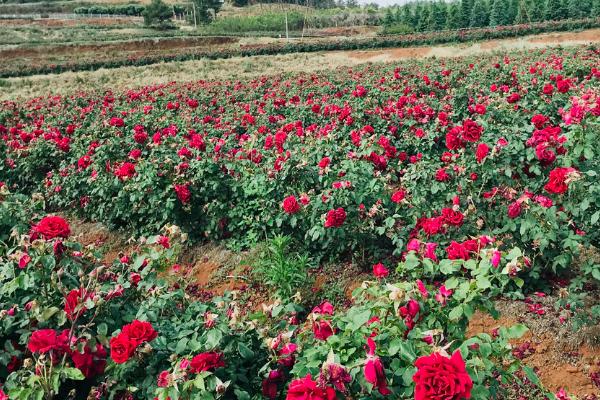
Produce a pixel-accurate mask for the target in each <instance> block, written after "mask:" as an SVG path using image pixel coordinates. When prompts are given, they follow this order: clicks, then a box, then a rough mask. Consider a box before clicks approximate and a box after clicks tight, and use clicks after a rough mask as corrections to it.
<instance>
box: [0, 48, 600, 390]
mask: <svg viewBox="0 0 600 400" xmlns="http://www.w3.org/2000/svg"><path fill="white" fill-rule="evenodd" d="M599 61H600V50H598V49H596V48H592V47H575V48H569V49H546V50H538V51H529V52H515V53H508V54H493V55H489V56H479V57H477V58H472V59H468V58H456V59H425V60H419V61H416V60H415V61H407V62H403V63H402V64H377V65H369V66H366V67H365V66H362V67H357V68H354V69H348V68H346V69H337V70H332V71H324V72H321V73H316V74H311V75H308V74H297V75H284V76H270V77H263V78H260V79H257V80H253V81H235V80H231V81H227V82H215V81H199V82H190V83H172V84H167V85H161V86H152V87H145V88H141V89H130V90H116V89H115V91H113V92H106V93H98V92H93V91H89V92H81V93H76V94H73V95H71V96H68V97H61V96H44V97H40V98H36V99H33V100H29V101H21V102H4V103H2V104H1V106H0V136H1V138H2V140H1V141H0V153H1V154H2V156H3V157H2V163H1V164H0V338H1V339H2V340H0V342H2V343H3V345H2V347H0V385H1V388H0V399H2V400H4V399H7V398H8V399H153V398H157V399H160V400H165V399H171V400H176V399H218V398H222V399H288V400H297V399H298V400H299V399H312V400H320V399H326V400H333V399H375V398H384V397H387V398H394V399H416V400H429V399H431V400H438V399H440V400H442V399H443V400H460V399H481V400H483V399H519V398H526V399H540V400H541V399H574V397H569V395H568V394H567V393H565V392H563V391H561V392H559V393H556V394H553V393H550V392H548V391H547V390H545V389H544V388H543V387H542V386H541V385H540V384H539V381H538V379H537V377H536V374H535V372H534V371H533V370H531V369H530V368H528V367H526V366H524V365H522V364H521V363H520V361H519V360H518V359H517V358H515V357H514V356H513V352H512V345H511V342H510V341H511V340H513V339H516V338H518V337H520V336H521V335H522V334H524V333H525V331H526V330H527V328H526V327H524V326H522V325H516V326H513V327H511V328H501V329H499V330H497V331H495V332H493V334H479V335H477V336H472V337H468V336H467V334H466V329H467V325H468V322H469V320H470V318H471V317H472V316H473V314H474V313H475V311H477V310H481V311H485V312H489V313H491V314H492V315H494V316H495V315H497V311H496V310H495V308H494V303H493V301H492V300H493V299H494V298H496V297H498V296H510V297H513V298H522V297H523V296H525V295H526V294H527V293H530V292H533V291H537V290H551V289H552V288H555V287H556V285H560V286H561V287H562V289H561V290H562V291H563V292H561V293H566V295H565V296H563V298H562V299H563V300H562V304H561V305H560V306H561V307H565V308H568V309H570V310H572V311H574V312H577V310H578V309H579V308H582V311H581V312H585V310H583V308H584V307H583V304H584V303H586V301H587V302H588V303H589V299H586V296H587V294H589V293H592V292H593V291H594V290H595V289H596V288H597V286H598V282H599V281H600V265H598V264H597V262H595V261H594V260H595V258H594V257H589V253H590V252H594V251H595V249H596V248H597V247H598V245H599V241H600V230H599V229H598V228H599V226H600V224H599V220H600V183H599V182H598V173H600V158H599V157H598V152H600V148H599V146H598V140H599V139H600V118H599V117H600V66H599ZM65 215H67V217H65ZM69 216H72V218H75V217H77V218H80V219H87V220H91V221H99V222H102V223H104V224H106V225H107V226H109V227H111V228H112V229H115V230H117V229H120V230H122V231H126V232H129V233H132V234H134V235H135V236H137V237H140V241H139V246H138V248H139V251H137V252H135V253H127V252H126V251H124V252H123V254H121V256H120V257H119V258H118V259H117V260H115V261H114V262H112V263H106V262H103V261H102V260H103V257H102V254H101V250H100V249H98V248H96V247H94V246H93V245H89V246H84V245H82V244H81V243H79V242H78V241H77V238H76V237H73V235H72V232H71V226H70V221H69V219H70V217H69ZM276 235H284V236H285V237H287V238H289V240H290V241H292V243H293V245H294V246H293V248H294V252H293V253H294V254H297V253H303V254H307V255H309V256H310V258H311V260H312V263H314V264H318V265H327V264H330V263H336V262H350V263H353V264H358V265H360V266H362V267H363V268H365V270H369V271H371V272H372V280H370V281H367V282H364V283H363V284H362V286H361V287H360V288H358V289H356V290H355V291H354V293H353V296H352V301H351V304H346V305H337V304H336V305H334V304H332V302H330V301H329V300H330V299H327V298H322V299H318V300H317V301H306V300H304V301H303V300H302V299H300V298H299V296H279V298H277V299H272V300H273V302H272V303H270V304H268V305H265V306H264V307H263V308H262V310H253V309H249V308H247V307H245V304H244V301H243V300H242V299H240V298H239V293H236V292H233V293H226V294H225V295H223V296H214V297H206V296H198V293H196V291H194V290H191V287H192V286H193V285H192V283H193V282H189V280H187V279H185V278H183V277H182V276H181V275H180V274H178V271H179V270H180V269H181V268H182V267H181V266H180V265H178V262H179V259H180V257H179V256H180V253H181V251H182V249H184V248H185V247H186V246H189V243H198V242H203V241H220V242H222V243H224V244H226V245H227V246H229V247H230V248H232V249H235V250H239V251H242V250H246V249H250V248H253V247H254V246H256V245H258V244H260V243H262V242H264V241H266V240H269V239H271V238H273V237H274V236H276ZM124 248H125V244H124ZM291 256H292V254H290V257H291ZM263 269H264V267H263ZM557 282H558V283H557ZM278 293H281V292H278ZM589 317H590V318H591V319H592V321H593V319H594V317H598V315H593V313H592V315H590V316H589ZM592 323H593V322H592Z"/></svg>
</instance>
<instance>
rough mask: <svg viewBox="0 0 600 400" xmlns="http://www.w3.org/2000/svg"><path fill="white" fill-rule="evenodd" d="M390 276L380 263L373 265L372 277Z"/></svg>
mask: <svg viewBox="0 0 600 400" xmlns="http://www.w3.org/2000/svg"><path fill="white" fill-rule="evenodd" d="M389 274H390V271H389V270H388V269H387V268H386V267H385V265H383V264H382V263H377V264H375V265H373V275H375V276H376V277H377V278H385V277H387V276H388V275H389Z"/></svg>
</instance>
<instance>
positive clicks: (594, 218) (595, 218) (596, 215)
mask: <svg viewBox="0 0 600 400" xmlns="http://www.w3.org/2000/svg"><path fill="white" fill-rule="evenodd" d="M598 219H600V211H596V212H595V213H593V214H592V219H591V220H590V222H591V223H592V225H594V224H595V223H596V222H598Z"/></svg>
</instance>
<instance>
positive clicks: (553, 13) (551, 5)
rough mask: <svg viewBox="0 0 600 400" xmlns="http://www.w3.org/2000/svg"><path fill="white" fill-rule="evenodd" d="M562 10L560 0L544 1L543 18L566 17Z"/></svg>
mask: <svg viewBox="0 0 600 400" xmlns="http://www.w3.org/2000/svg"><path fill="white" fill-rule="evenodd" d="M565 14H566V13H565V12H564V10H563V4H562V2H561V1H560V0H548V1H547V2H546V10H545V12H544V20H546V21H558V20H560V19H564V18H565V17H566V15H565Z"/></svg>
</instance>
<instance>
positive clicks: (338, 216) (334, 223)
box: [325, 207, 346, 228]
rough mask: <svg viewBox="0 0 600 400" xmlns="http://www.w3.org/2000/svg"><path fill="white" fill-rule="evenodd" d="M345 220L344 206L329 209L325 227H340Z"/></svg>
mask: <svg viewBox="0 0 600 400" xmlns="http://www.w3.org/2000/svg"><path fill="white" fill-rule="evenodd" d="M345 220H346V211H345V210H344V209H343V208H342V207H339V208H337V209H334V210H329V211H328V212H327V217H326V219H325V228H338V227H340V226H342V225H343V224H344V221H345Z"/></svg>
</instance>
